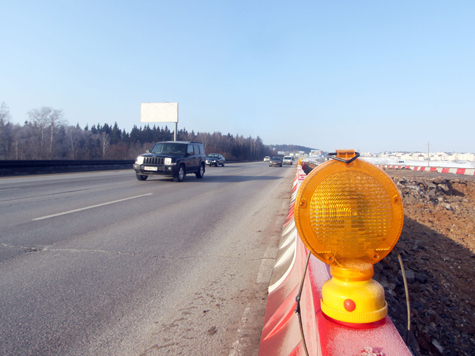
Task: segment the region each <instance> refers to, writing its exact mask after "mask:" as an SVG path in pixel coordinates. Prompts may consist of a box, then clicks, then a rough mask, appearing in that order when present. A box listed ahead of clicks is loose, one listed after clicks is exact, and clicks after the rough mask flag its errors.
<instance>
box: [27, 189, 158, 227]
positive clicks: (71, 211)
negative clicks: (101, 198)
mask: <svg viewBox="0 0 475 356" xmlns="http://www.w3.org/2000/svg"><path fill="white" fill-rule="evenodd" d="M152 194H153V193H147V194H142V195H136V196H135V197H130V198H124V199H119V200H114V201H110V202H107V203H102V204H97V205H92V206H87V207H85V208H81V209H75V210H70V211H64V212H62V213H58V214H53V215H48V216H42V217H40V218H35V219H33V221H38V220H44V219H49V218H54V217H56V216H61V215H67V214H72V213H77V212H79V211H83V210H88V209H94V208H98V207H100V206H105V205H110V204H115V203H120V202H123V201H127V200H132V199H137V198H141V197H145V196H147V195H152Z"/></svg>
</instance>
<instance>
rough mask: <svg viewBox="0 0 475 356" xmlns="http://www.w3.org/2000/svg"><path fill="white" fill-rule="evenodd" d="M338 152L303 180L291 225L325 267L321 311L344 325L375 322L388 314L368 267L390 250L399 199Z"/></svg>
mask: <svg viewBox="0 0 475 356" xmlns="http://www.w3.org/2000/svg"><path fill="white" fill-rule="evenodd" d="M358 157H359V154H358V153H357V152H355V151H354V150H338V151H337V152H336V153H334V154H331V158H333V159H332V160H329V161H327V162H325V163H323V164H321V165H319V166H318V167H317V168H315V169H313V170H312V172H311V173H310V174H309V175H308V176H307V178H306V179H305V180H304V181H303V183H302V185H301V186H300V189H299V191H298V194H297V197H296V201H295V213H294V216H295V223H296V226H297V230H298V233H299V235H300V238H301V239H302V241H303V243H304V244H305V246H306V247H307V248H308V249H309V250H310V251H311V252H312V254H313V255H315V256H316V257H317V258H319V259H320V260H322V261H323V262H325V263H327V264H328V265H330V273H331V275H332V278H331V279H330V280H328V281H327V282H325V284H324V285H323V288H322V300H321V308H322V312H323V313H324V314H325V315H327V316H328V317H330V318H332V319H334V320H336V321H339V322H343V323H345V324H350V325H351V324H366V323H374V322H377V321H379V320H381V319H383V318H384V317H385V316H386V315H387V304H386V301H385V299H384V289H383V287H382V286H381V285H380V284H379V283H378V282H376V281H374V280H373V279H372V277H373V275H374V269H373V264H375V263H376V262H378V261H380V260H382V259H383V258H384V257H386V255H388V254H389V252H391V250H392V249H393V248H394V246H395V245H396V243H397V240H398V239H399V236H400V234H401V231H402V226H403V222H404V210H403V206H402V200H401V196H400V194H399V191H398V189H397V187H396V185H395V184H394V183H393V181H392V180H391V178H390V177H389V176H388V175H387V174H386V173H384V172H383V171H382V170H381V169H379V168H378V167H376V166H374V165H372V164H371V163H368V162H366V161H364V160H360V159H358Z"/></svg>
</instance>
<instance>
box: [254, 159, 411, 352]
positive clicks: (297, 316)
mask: <svg viewBox="0 0 475 356" xmlns="http://www.w3.org/2000/svg"><path fill="white" fill-rule="evenodd" d="M305 179H306V174H305V173H304V172H303V170H302V168H301V166H300V165H298V167H297V172H296V175H295V179H294V181H293V184H292V197H291V205H290V207H289V213H288V216H287V219H286V221H285V223H284V226H283V230H282V238H281V241H280V244H279V250H278V254H277V257H276V261H275V266H274V270H273V274H272V277H271V280H270V283H269V290H268V291H269V295H268V300H267V306H266V313H265V318H264V326H263V330H262V336H261V344H260V349H259V356H267V355H269V356H278V355H290V356H298V355H307V354H308V355H310V356H320V355H321V356H337V355H342V356H343V355H344V356H355V355H358V356H366V355H371V356H375V355H376V356H382V355H386V356H390V355H391V356H410V355H411V353H410V351H409V349H408V348H407V347H406V345H405V343H404V342H403V340H402V339H401V337H400V335H399V333H398V331H397V329H396V328H395V326H394V324H393V323H392V322H391V320H390V319H389V317H388V316H384V317H383V318H382V319H381V320H378V321H377V322H373V323H366V324H361V325H360V326H358V325H356V324H352V323H344V322H338V321H336V320H334V319H332V318H330V317H328V316H327V315H325V314H324V313H323V312H322V308H321V300H322V288H323V285H324V283H325V282H327V281H328V280H329V279H330V278H331V274H330V266H329V265H327V264H326V263H324V262H322V261H321V260H320V259H318V258H316V257H315V256H314V255H313V254H310V252H309V250H308V249H307V247H306V246H305V244H304V243H303V242H302V240H301V236H300V235H299V232H298V230H297V226H296V220H295V209H296V208H294V204H295V201H296V199H297V195H298V193H299V190H300V188H301V185H302V183H303V182H304V180H305ZM307 259H308V267H307V268H308V270H307V272H306V266H307ZM298 301H299V302H298Z"/></svg>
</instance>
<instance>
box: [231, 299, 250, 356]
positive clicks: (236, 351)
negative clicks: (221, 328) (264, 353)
mask: <svg viewBox="0 0 475 356" xmlns="http://www.w3.org/2000/svg"><path fill="white" fill-rule="evenodd" d="M250 311H251V303H249V304H248V305H247V306H246V309H244V313H243V315H242V318H241V325H240V326H239V327H238V329H237V332H236V334H237V336H236V339H235V341H234V342H233V345H232V346H231V351H230V352H229V356H238V355H241V347H240V346H241V340H242V339H243V332H244V328H245V326H246V324H247V318H248V317H249V313H250Z"/></svg>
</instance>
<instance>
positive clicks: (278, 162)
mask: <svg viewBox="0 0 475 356" xmlns="http://www.w3.org/2000/svg"><path fill="white" fill-rule="evenodd" d="M272 166H277V167H282V157H277V156H276V157H271V159H270V161H269V167H272Z"/></svg>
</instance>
